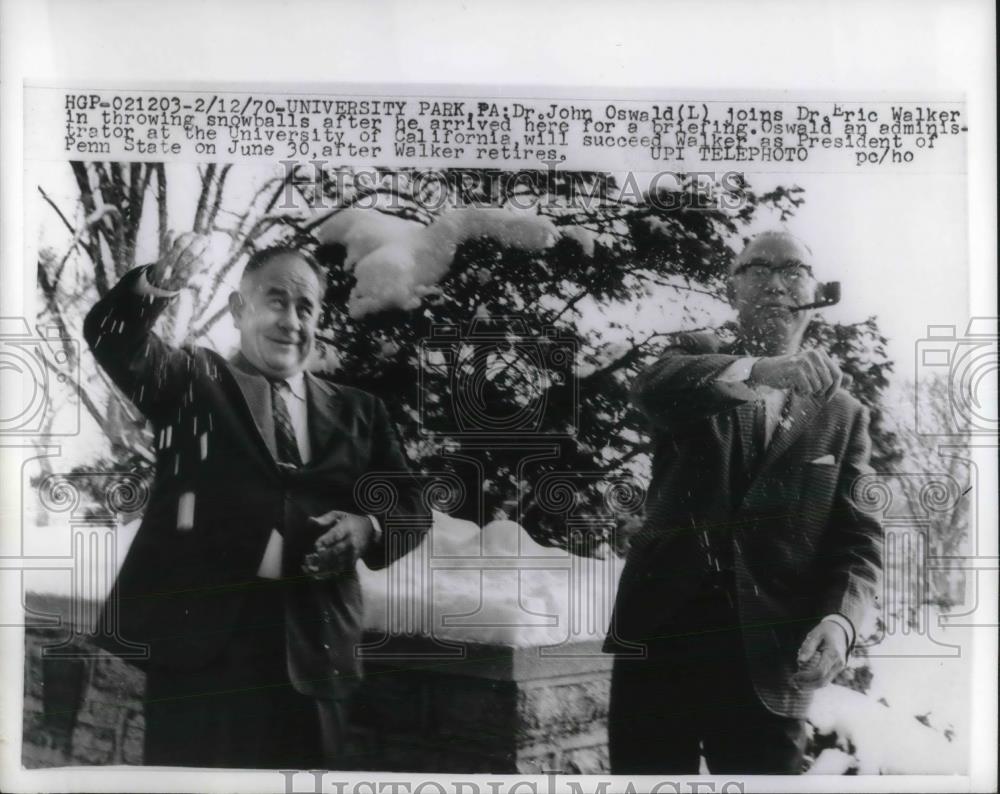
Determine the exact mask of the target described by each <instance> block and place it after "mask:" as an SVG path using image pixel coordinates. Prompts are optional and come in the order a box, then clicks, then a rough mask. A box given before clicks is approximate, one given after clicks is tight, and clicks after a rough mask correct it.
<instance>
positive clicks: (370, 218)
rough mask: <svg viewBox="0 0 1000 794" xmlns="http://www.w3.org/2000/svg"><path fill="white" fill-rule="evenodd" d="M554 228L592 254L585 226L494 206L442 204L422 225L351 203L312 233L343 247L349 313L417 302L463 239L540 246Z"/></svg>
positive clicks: (531, 248)
mask: <svg viewBox="0 0 1000 794" xmlns="http://www.w3.org/2000/svg"><path fill="white" fill-rule="evenodd" d="M560 233H561V234H562V235H563V236H567V237H571V238H572V239H574V240H576V241H577V242H578V243H580V245H581V246H582V248H583V250H584V253H585V254H587V255H591V254H593V250H594V237H595V235H594V234H593V233H592V232H590V231H589V230H587V229H581V228H579V227H572V226H567V227H563V228H562V229H558V228H557V227H556V226H555V224H553V222H552V221H551V220H550V219H549V218H547V217H545V216H542V215H537V214H531V213H523V212H513V211H511V210H508V209H503V208H496V207H485V208H483V207H472V208H462V209H452V210H448V211H446V212H443V213H442V214H441V215H440V216H438V218H437V219H436V220H434V222H433V223H431V224H429V225H426V226H425V225H424V224H422V223H419V222H417V221H412V220H407V219H404V218H400V217H398V216H394V215H390V214H387V213H384V212H380V211H378V210H375V209H360V208H355V207H352V208H348V209H346V210H342V211H341V212H338V213H336V214H335V215H333V216H332V217H331V218H330V219H329V220H327V221H324V222H323V223H322V224H320V225H319V226H318V227H317V228H316V230H315V232H314V234H315V236H316V238H317V239H318V240H319V241H320V242H322V243H328V244H329V243H338V244H340V245H343V246H344V247H345V248H346V250H347V255H346V258H345V260H344V265H345V267H346V268H347V269H348V270H353V272H354V276H355V278H356V284H355V286H354V289H353V290H352V292H351V296H350V299H349V301H348V310H349V312H350V315H351V317H354V318H359V317H363V316H365V315H366V314H371V313H373V312H379V311H384V310H386V309H403V310H412V309H416V308H418V307H419V306H420V303H421V301H422V300H423V298H425V297H426V296H428V295H431V294H433V293H435V292H436V291H437V287H436V285H437V284H438V282H440V281H441V279H442V278H444V276H445V275H447V273H448V270H449V269H450V268H451V264H452V262H453V260H454V258H455V252H456V251H457V250H458V247H459V246H460V245H461V244H462V243H464V242H467V241H469V240H474V239H476V238H479V237H489V238H491V239H493V240H496V241H497V242H498V243H500V244H501V245H503V246H507V247H511V248H518V249H521V250H524V251H543V250H545V249H547V248H549V247H550V246H552V245H553V244H554V243H555V242H556V240H557V239H558V238H559V237H560Z"/></svg>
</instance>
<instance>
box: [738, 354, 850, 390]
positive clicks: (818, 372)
mask: <svg viewBox="0 0 1000 794" xmlns="http://www.w3.org/2000/svg"><path fill="white" fill-rule="evenodd" d="M749 382H750V384H751V385H753V384H762V385H764V386H771V387H772V388H775V389H793V390H795V391H797V392H798V393H799V394H814V395H817V396H822V397H823V399H826V400H828V399H830V398H831V397H832V396H833V395H834V394H836V392H837V389H839V388H840V387H841V386H847V385H848V384H849V383H850V377H849V376H848V375H846V374H845V373H843V372H841V371H840V367H839V366H837V363H836V362H835V361H834V360H833V359H832V358H830V356H828V355H827V354H826V353H825V352H824V351H822V350H805V351H803V352H801V353H792V354H790V355H787V356H770V357H767V358H761V359H758V360H757V362H756V363H755V364H754V365H753V369H752V370H751V371H750V381H749Z"/></svg>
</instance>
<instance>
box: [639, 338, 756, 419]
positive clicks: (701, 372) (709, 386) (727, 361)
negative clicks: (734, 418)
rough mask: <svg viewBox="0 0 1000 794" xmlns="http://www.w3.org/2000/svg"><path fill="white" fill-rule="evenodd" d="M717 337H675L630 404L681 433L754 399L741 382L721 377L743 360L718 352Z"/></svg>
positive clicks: (644, 376) (641, 381)
mask: <svg viewBox="0 0 1000 794" xmlns="http://www.w3.org/2000/svg"><path fill="white" fill-rule="evenodd" d="M718 348H719V344H718V340H717V339H716V337H715V336H714V334H677V335H676V336H675V337H674V338H673V340H672V344H671V345H670V346H669V347H668V348H667V349H666V350H665V351H664V352H663V355H662V356H661V357H660V359H659V360H658V361H656V362H655V363H654V364H652V365H651V366H649V367H647V368H646V369H645V370H643V371H642V372H641V373H639V375H638V377H637V378H636V379H635V382H634V383H633V384H632V402H633V404H634V405H635V406H636V407H637V408H638V409H639V410H640V411H641V412H642V413H643V415H644V416H645V417H646V419H647V420H648V421H649V422H650V423H651V424H652V425H653V426H654V427H658V428H660V429H664V430H677V429H680V428H682V427H683V426H684V425H686V424H689V423H691V422H693V421H696V420H699V419H704V418H706V417H709V416H714V415H715V414H720V413H724V412H725V411H728V410H731V409H732V408H735V407H736V406H737V405H739V404H741V403H744V402H748V401H750V400H753V399H755V398H756V394H755V392H754V391H753V389H751V388H750V387H749V386H747V385H746V384H745V383H742V382H738V381H737V382H726V381H720V380H719V379H718V378H719V376H720V375H721V374H722V373H723V372H725V370H726V369H727V368H728V367H729V366H730V365H731V364H733V362H735V361H737V360H739V359H740V358H741V356H737V355H729V354H726V353H720V352H718Z"/></svg>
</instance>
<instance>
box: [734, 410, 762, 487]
mask: <svg viewBox="0 0 1000 794" xmlns="http://www.w3.org/2000/svg"><path fill="white" fill-rule="evenodd" d="M750 414H751V416H750V422H749V423H748V422H743V423H741V425H740V431H741V434H742V435H743V448H744V449H745V450H746V460H745V461H744V468H745V470H746V476H747V479H748V480H752V479H753V477H754V475H755V474H756V473H757V466H758V464H759V463H760V460H761V458H763V456H764V448H765V446H766V442H767V407H766V406H765V405H764V401H763V400H754V402H753V403H752V407H751V408H750Z"/></svg>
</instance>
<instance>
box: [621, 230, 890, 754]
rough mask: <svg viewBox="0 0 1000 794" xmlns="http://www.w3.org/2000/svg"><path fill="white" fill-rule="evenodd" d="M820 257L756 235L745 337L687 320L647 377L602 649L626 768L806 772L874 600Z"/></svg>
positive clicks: (736, 299) (874, 565)
mask: <svg viewBox="0 0 1000 794" xmlns="http://www.w3.org/2000/svg"><path fill="white" fill-rule="evenodd" d="M810 263H811V252H810V251H809V249H808V248H807V247H806V246H805V245H804V244H802V243H801V242H800V241H799V240H798V239H797V238H795V237H793V236H791V235H789V234H785V233H781V232H770V233H765V234H761V235H759V236H757V237H756V238H754V239H753V240H752V241H751V242H750V243H749V245H747V246H746V248H745V249H744V250H743V252H742V253H741V254H740V255H739V256H738V257H736V259H735V261H734V263H733V265H732V267H731V271H730V281H729V296H730V300H731V302H732V304H733V306H734V308H735V309H736V310H737V313H738V315H739V323H738V327H739V331H738V334H737V337H736V339H735V340H734V341H732V342H730V343H728V344H727V343H723V341H722V340H721V339H720V338H719V337H718V335H716V334H714V333H692V334H678V335H677V336H676V337H675V338H674V339H673V342H672V344H671V345H670V346H669V347H668V348H667V349H666V351H665V353H664V355H663V356H662V357H661V358H660V360H659V361H657V362H656V363H655V364H653V365H652V366H651V367H649V368H648V369H647V370H645V371H644V372H643V373H641V375H640V376H639V377H638V378H637V380H636V382H635V384H634V387H633V399H634V402H635V404H636V405H637V406H638V408H639V409H640V410H641V411H642V412H643V414H644V415H645V417H646V419H647V420H648V423H649V425H650V428H651V436H652V441H653V449H654V452H653V470H652V481H651V485H650V490H649V496H648V501H647V505H648V509H647V517H646V521H645V524H644V527H643V528H642V530H640V531H639V532H638V533H637V534H636V536H635V537H634V538H633V540H632V543H631V547H630V550H629V554H628V558H627V561H626V566H625V569H624V571H623V572H622V577H621V581H620V583H619V588H618V596H617V600H616V604H615V611H614V617H613V620H612V625H611V629H610V631H609V635H608V639H607V641H606V644H605V650H607V651H610V652H615V654H616V657H615V664H614V671H613V675H612V689H611V711H610V717H609V739H610V754H611V767H612V771H613V772H616V773H626V772H628V773H646V774H652V773H696V772H698V770H699V756H700V755H703V756H704V758H705V761H706V763H707V765H708V768H709V770H710V771H711V772H713V773H716V774H718V773H730V774H731V773H743V774H751V773H757V774H779V773H797V772H800V771H801V769H802V761H803V750H804V748H805V741H806V725H805V722H804V718H805V716H806V713H807V710H808V707H809V704H810V701H811V699H812V692H813V691H814V690H815V689H816V688H817V687H820V686H824V685H825V684H827V683H828V682H829V681H830V680H831V679H832V678H833V677H834V676H835V675H836V674H837V673H838V672H839V671H840V670H842V669H843V668H844V666H845V664H846V660H847V655H848V653H849V652H850V649H851V647H852V645H853V643H854V641H855V638H856V632H857V630H858V627H859V626H860V624H861V622H862V619H863V617H864V615H865V613H866V611H867V610H868V609H869V608H870V607H871V606H872V605H873V602H874V601H875V600H876V588H877V582H878V577H879V574H880V568H881V545H882V533H881V528H880V526H879V525H878V523H877V522H876V521H875V520H873V519H872V518H871V516H869V515H866V514H865V513H863V512H861V510H859V509H858V507H857V505H856V504H855V501H854V497H853V495H852V487H853V484H854V483H855V481H856V480H857V478H858V477H859V476H860V475H862V474H864V473H866V472H868V471H870V468H869V454H870V447H871V442H870V439H869V436H868V422H869V418H868V411H867V410H866V409H865V407H864V406H862V405H861V404H860V403H859V402H858V401H857V400H856V399H854V397H852V396H851V395H850V394H848V393H847V391H845V390H844V389H843V388H842V382H843V377H844V376H842V374H841V372H840V370H839V368H838V366H837V364H836V363H835V362H834V361H832V360H831V359H830V357H829V356H828V355H827V354H826V353H825V352H823V351H821V350H802V348H801V343H802V338H803V334H804V331H805V328H806V325H807V324H808V322H809V316H810V311H809V310H808V309H807V310H802V311H795V310H794V309H795V307H797V306H806V305H808V304H810V303H813V302H814V301H815V295H816V289H817V282H816V281H815V279H814V277H813V274H812V268H811V264H810Z"/></svg>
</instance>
